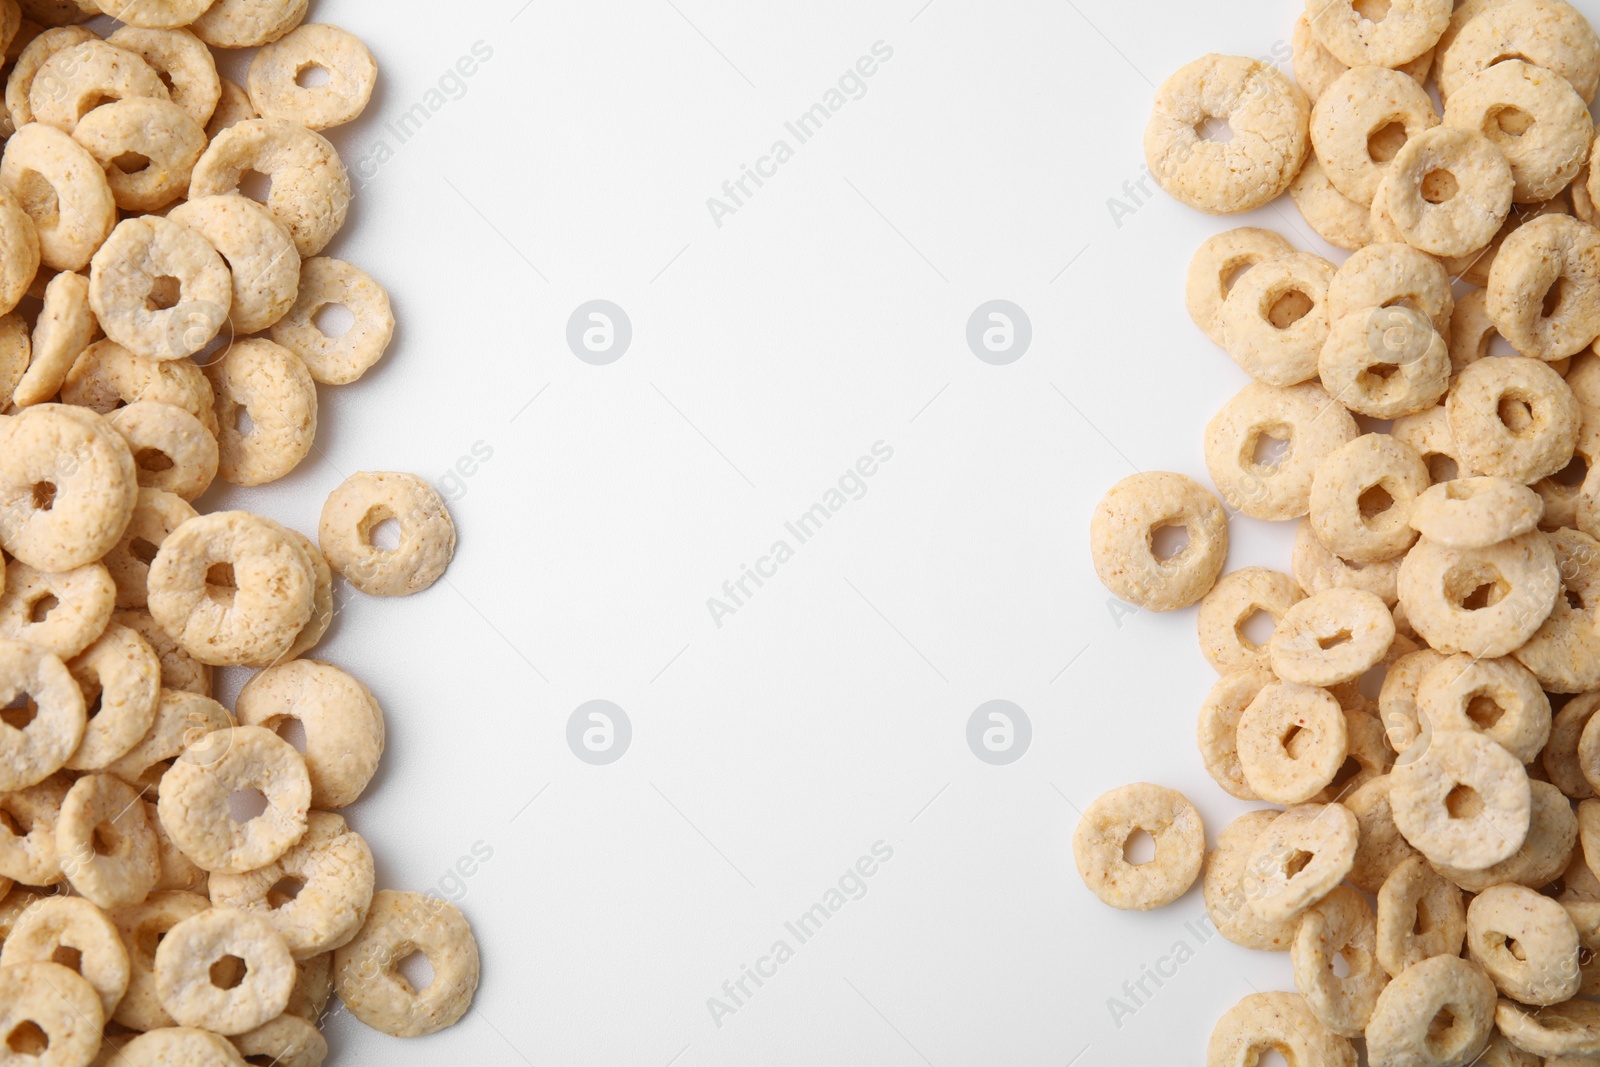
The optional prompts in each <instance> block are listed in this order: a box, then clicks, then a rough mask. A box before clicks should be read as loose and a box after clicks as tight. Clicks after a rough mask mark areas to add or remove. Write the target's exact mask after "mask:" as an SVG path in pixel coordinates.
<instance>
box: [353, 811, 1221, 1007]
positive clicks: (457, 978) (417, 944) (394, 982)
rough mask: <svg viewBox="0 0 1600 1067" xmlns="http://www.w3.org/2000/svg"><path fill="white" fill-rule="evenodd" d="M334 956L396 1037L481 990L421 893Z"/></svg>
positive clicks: (454, 911)
mask: <svg viewBox="0 0 1600 1067" xmlns="http://www.w3.org/2000/svg"><path fill="white" fill-rule="evenodd" d="M1185 804H1187V801H1185ZM1190 811H1191V813H1192V812H1193V809H1192V808H1191V809H1190ZM1194 832H1195V835H1196V838H1195V840H1194V842H1193V848H1194V849H1195V850H1196V855H1195V858H1194V863H1193V867H1194V870H1193V872H1192V873H1191V874H1190V875H1189V881H1191V882H1192V881H1193V879H1194V875H1195V874H1198V873H1199V870H1200V859H1199V855H1198V851H1199V850H1200V849H1201V848H1202V847H1203V845H1204V840H1203V838H1202V837H1201V836H1200V833H1201V831H1200V819H1199V816H1194ZM1185 885H1186V886H1187V883H1185ZM413 952H421V953H422V954H423V955H425V956H426V957H427V958H428V963H429V964H431V965H432V967H433V981H431V982H430V983H428V985H427V987H426V988H424V989H422V990H420V991H418V990H415V989H413V988H412V987H411V983H410V982H408V981H406V979H405V977H404V976H403V975H401V974H400V973H399V972H398V970H397V967H398V965H399V963H400V962H401V961H402V960H404V959H405V958H406V957H407V956H409V955H411V954H412V953H413ZM333 960H334V962H333V983H334V987H335V988H336V989H337V990H338V991H339V999H340V1000H342V1001H344V1005H345V1007H347V1008H349V1009H350V1013H351V1014H352V1015H354V1016H355V1017H356V1018H357V1019H360V1020H361V1021H362V1022H364V1023H366V1024H367V1025H368V1026H370V1027H372V1028H374V1029H376V1030H381V1031H383V1032H384V1033H386V1034H391V1035H393V1036H395V1037H420V1036H421V1035H423V1034H431V1033H433V1032H434V1031H436V1030H441V1029H443V1028H444V1027H446V1026H450V1025H451V1024H453V1023H455V1022H456V1020H458V1019H460V1018H461V1016H463V1015H465V1014H466V1011H467V1009H468V1008H469V1007H470V1006H471V1005H472V994H473V992H474V991H475V990H476V989H477V988H478V943H477V941H476V940H474V938H473V936H472V930H471V928H469V927H468V926H467V920H466V919H465V918H463V917H462V915H461V912H460V910H459V909H458V908H456V906H455V905H454V904H451V903H449V902H448V901H444V900H439V899H437V898H434V897H428V896H424V895H423V894H421V893H397V892H394V891H393V890H388V889H385V890H381V891H379V892H377V893H375V894H373V897H372V910H370V911H369V912H368V913H367V921H366V923H365V925H363V926H362V927H361V932H360V933H358V934H357V935H356V937H355V940H354V941H351V942H350V943H349V944H348V945H345V946H344V947H343V948H341V949H339V950H338V951H336V952H335V953H334V956H333Z"/></svg>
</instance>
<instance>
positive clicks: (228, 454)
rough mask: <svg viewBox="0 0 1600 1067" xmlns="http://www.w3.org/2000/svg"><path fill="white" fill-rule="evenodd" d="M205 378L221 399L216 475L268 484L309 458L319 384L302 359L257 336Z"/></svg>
mask: <svg viewBox="0 0 1600 1067" xmlns="http://www.w3.org/2000/svg"><path fill="white" fill-rule="evenodd" d="M205 375H206V377H207V378H208V379H209V380H210V382H211V388H212V391H213V392H214V393H215V394H216V397H217V401H216V405H217V424H218V425H219V426H220V427H221V433H219V434H218V436H217V457H218V462H217V473H219V474H221V475H222V477H223V479H224V480H226V481H229V482H232V483H233V484H234V485H242V486H251V485H265V484H266V483H267V482H273V481H277V480H278V479H279V478H282V477H283V476H284V475H286V474H288V473H289V472H290V471H292V470H294V469H295V467H297V466H299V465H300V461H301V460H303V459H305V458H306V456H307V455H309V454H310V452H311V446H312V444H313V442H314V441H315V440H316V436H317V385H316V382H314V381H312V379H311V372H310V371H308V370H306V365H305V364H304V363H302V362H301V361H300V357H299V356H297V355H295V354H294V353H293V352H290V351H289V350H288V349H287V348H284V347H282V346H281V345H276V344H273V343H272V342H271V341H268V340H266V339H265V338H262V337H252V338H250V339H248V340H245V341H240V342H238V343H237V344H235V345H234V346H233V348H232V350H230V351H229V353H228V357H227V358H226V359H223V360H220V361H218V362H216V363H213V364H211V365H210V366H208V367H206V368H205ZM247 417H248V420H249V421H248V422H246V421H245V420H246V418H247ZM241 427H243V429H241Z"/></svg>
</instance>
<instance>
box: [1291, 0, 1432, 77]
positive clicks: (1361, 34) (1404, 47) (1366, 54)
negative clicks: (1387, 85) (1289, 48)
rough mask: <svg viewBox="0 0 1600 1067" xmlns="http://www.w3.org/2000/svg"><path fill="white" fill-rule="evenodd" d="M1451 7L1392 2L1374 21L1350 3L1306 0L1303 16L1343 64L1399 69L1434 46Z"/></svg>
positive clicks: (1423, 0) (1425, 0)
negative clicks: (1401, 65)
mask: <svg viewBox="0 0 1600 1067" xmlns="http://www.w3.org/2000/svg"><path fill="white" fill-rule="evenodd" d="M1450 8H1451V4H1450V0H1396V2H1395V3H1394V4H1392V5H1391V6H1390V7H1389V8H1388V10H1387V11H1386V12H1385V13H1384V14H1382V15H1380V16H1377V21H1373V20H1372V19H1369V18H1368V17H1367V15H1366V14H1365V13H1364V12H1363V10H1362V8H1361V6H1360V5H1358V4H1356V3H1355V2H1354V0H1307V2H1306V13H1305V17H1306V19H1307V21H1308V22H1309V23H1310V25H1311V32H1312V33H1314V34H1316V37H1317V40H1318V41H1319V42H1321V44H1322V46H1323V47H1324V48H1326V49H1327V50H1328V51H1329V52H1331V53H1332V54H1333V56H1334V58H1336V59H1338V60H1339V62H1341V63H1343V64H1345V65H1346V66H1350V67H1358V66H1361V65H1363V64H1376V65H1378V66H1380V67H1398V66H1399V65H1400V64H1402V63H1405V62H1408V61H1409V60H1413V59H1415V58H1417V57H1418V56H1420V55H1422V53H1424V52H1426V51H1427V50H1428V49H1430V48H1432V47H1433V46H1434V44H1435V43H1436V42H1437V41H1438V40H1439V36H1440V35H1441V34H1442V33H1444V31H1445V27H1447V26H1449V24H1450Z"/></svg>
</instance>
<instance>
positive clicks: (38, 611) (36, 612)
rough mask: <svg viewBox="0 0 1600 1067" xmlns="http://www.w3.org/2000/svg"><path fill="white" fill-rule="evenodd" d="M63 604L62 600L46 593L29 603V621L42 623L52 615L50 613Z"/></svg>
mask: <svg viewBox="0 0 1600 1067" xmlns="http://www.w3.org/2000/svg"><path fill="white" fill-rule="evenodd" d="M60 606H61V601H59V600H57V599H56V598H55V597H53V596H51V595H50V594H49V593H46V594H45V595H44V596H42V597H40V598H39V599H38V600H35V601H34V602H33V603H32V604H29V605H28V621H29V622H31V623H41V622H44V621H45V620H46V619H48V618H49V617H50V613H51V612H52V611H54V610H56V608H58V607H60Z"/></svg>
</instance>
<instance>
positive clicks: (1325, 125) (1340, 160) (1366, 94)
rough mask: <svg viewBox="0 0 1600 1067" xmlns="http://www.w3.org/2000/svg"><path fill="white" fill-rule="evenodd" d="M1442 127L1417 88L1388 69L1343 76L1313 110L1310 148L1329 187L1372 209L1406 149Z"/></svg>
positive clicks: (1362, 70) (1354, 71)
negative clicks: (1373, 203)
mask: <svg viewBox="0 0 1600 1067" xmlns="http://www.w3.org/2000/svg"><path fill="white" fill-rule="evenodd" d="M1438 124H1439V116H1438V115H1437V114H1436V113H1435V112H1434V110H1433V101H1431V100H1429V99H1428V94H1427V93H1426V92H1424V91H1423V88H1422V86H1420V85H1418V84H1417V82H1416V81H1415V80H1414V79H1412V78H1409V77H1407V76H1406V75H1404V74H1402V73H1400V72H1399V71H1397V70H1390V69H1388V68H1387V67H1374V66H1356V67H1351V68H1350V69H1349V70H1347V71H1345V72H1344V73H1343V74H1341V75H1339V77H1338V78H1337V79H1335V80H1334V83H1333V84H1332V85H1330V86H1328V89H1327V91H1326V92H1324V93H1323V94H1322V95H1321V96H1319V97H1318V98H1317V103H1316V106H1315V107H1313V108H1312V109H1311V125H1310V133H1311V144H1312V146H1313V147H1314V148H1315V150H1316V158H1317V159H1318V160H1319V161H1320V162H1321V164H1322V169H1323V172H1324V173H1325V174H1326V175H1327V176H1328V181H1329V182H1330V183H1332V185H1333V187H1334V188H1335V189H1336V190H1337V191H1338V192H1339V193H1340V194H1342V195H1343V196H1344V197H1346V198H1347V199H1349V200H1351V201H1353V202H1354V203H1356V204H1359V205H1360V206H1361V207H1363V208H1366V207H1370V206H1371V205H1372V198H1373V195H1374V194H1375V193H1376V192H1377V190H1378V183H1379V182H1381V181H1383V179H1384V176H1385V175H1387V174H1388V173H1389V170H1390V168H1391V167H1392V165H1393V161H1394V159H1395V155H1396V153H1397V152H1399V150H1400V148H1401V146H1402V145H1404V144H1406V143H1408V142H1409V141H1410V140H1412V139H1414V138H1416V137H1418V136H1420V135H1421V134H1422V133H1423V132H1424V131H1426V130H1428V129H1431V128H1432V127H1434V126H1437V125H1438Z"/></svg>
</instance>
